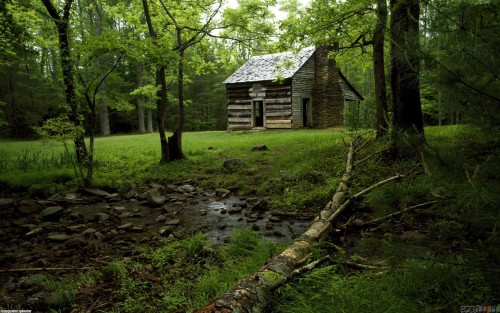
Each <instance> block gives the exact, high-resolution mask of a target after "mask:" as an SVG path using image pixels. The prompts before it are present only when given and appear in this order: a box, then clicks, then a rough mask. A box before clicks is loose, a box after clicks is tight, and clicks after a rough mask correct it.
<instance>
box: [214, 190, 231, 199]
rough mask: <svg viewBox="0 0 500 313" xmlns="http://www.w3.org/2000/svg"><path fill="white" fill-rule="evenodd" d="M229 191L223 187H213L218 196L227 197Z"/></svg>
mask: <svg viewBox="0 0 500 313" xmlns="http://www.w3.org/2000/svg"><path fill="white" fill-rule="evenodd" d="M230 193H231V191H229V190H227V189H224V188H217V189H215V194H216V195H217V196H219V197H222V198H225V197H227V195H228V194H230Z"/></svg>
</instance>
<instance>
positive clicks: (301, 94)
mask: <svg viewBox="0 0 500 313" xmlns="http://www.w3.org/2000/svg"><path fill="white" fill-rule="evenodd" d="M313 86H314V58H310V59H309V60H307V62H306V63H305V64H304V65H303V66H302V67H301V68H300V69H299V70H298V71H297V73H295V75H294V76H293V80H292V90H293V95H292V96H293V97H292V114H293V128H302V127H304V126H305V125H304V121H303V118H302V116H303V114H304V112H302V99H303V98H309V99H310V101H312V99H311V93H312V89H313ZM312 105H313V107H314V104H312ZM309 113H311V112H309ZM313 114H314V113H313Z"/></svg>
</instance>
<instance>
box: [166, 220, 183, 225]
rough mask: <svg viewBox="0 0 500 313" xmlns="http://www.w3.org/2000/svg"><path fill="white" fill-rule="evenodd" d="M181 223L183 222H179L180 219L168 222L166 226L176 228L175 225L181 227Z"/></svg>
mask: <svg viewBox="0 0 500 313" xmlns="http://www.w3.org/2000/svg"><path fill="white" fill-rule="evenodd" d="M180 223H181V221H180V220H178V219H173V220H170V221H167V222H166V223H165V224H166V225H173V226H175V225H179V224H180Z"/></svg>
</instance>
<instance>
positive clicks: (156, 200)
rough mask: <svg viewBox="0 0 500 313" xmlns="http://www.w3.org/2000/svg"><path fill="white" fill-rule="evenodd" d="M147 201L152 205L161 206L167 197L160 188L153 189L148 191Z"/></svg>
mask: <svg viewBox="0 0 500 313" xmlns="http://www.w3.org/2000/svg"><path fill="white" fill-rule="evenodd" d="M146 199H147V203H148V205H150V206H161V205H163V204H164V203H165V200H166V199H165V197H164V196H162V195H161V194H160V191H158V189H151V190H148V191H147V192H146Z"/></svg>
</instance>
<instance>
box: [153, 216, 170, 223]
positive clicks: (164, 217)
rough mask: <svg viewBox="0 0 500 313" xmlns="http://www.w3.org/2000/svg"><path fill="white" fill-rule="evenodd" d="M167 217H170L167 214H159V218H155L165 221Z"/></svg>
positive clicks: (158, 220)
mask: <svg viewBox="0 0 500 313" xmlns="http://www.w3.org/2000/svg"><path fill="white" fill-rule="evenodd" d="M167 218H168V217H167V216H166V215H158V217H157V218H155V220H156V221H157V222H163V221H166V220H167Z"/></svg>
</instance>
